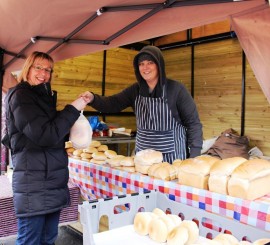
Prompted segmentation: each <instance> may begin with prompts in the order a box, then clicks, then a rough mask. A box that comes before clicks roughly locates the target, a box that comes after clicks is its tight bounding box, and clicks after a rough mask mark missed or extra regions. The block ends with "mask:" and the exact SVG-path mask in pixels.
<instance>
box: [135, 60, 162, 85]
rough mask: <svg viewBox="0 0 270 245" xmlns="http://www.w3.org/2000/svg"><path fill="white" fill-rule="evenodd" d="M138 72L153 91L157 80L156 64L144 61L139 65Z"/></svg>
mask: <svg viewBox="0 0 270 245" xmlns="http://www.w3.org/2000/svg"><path fill="white" fill-rule="evenodd" d="M139 71H140V74H141V76H142V77H143V79H144V80H145V81H146V82H147V84H148V86H149V88H150V89H154V87H155V86H156V85H157V83H158V78H159V74H158V67H157V65H156V63H155V62H153V61H150V60H144V61H142V62H140V63H139Z"/></svg>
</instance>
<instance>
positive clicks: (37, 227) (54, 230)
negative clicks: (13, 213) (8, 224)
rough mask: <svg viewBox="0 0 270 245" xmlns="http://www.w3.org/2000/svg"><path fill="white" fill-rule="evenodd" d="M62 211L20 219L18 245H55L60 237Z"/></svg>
mask: <svg viewBox="0 0 270 245" xmlns="http://www.w3.org/2000/svg"><path fill="white" fill-rule="evenodd" d="M59 217H60V211H57V212H55V213H51V214H45V215H38V216H32V217H24V218H18V237H17V241H16V245H53V244H54V242H55V240H56V238H57V235H58V224H59Z"/></svg>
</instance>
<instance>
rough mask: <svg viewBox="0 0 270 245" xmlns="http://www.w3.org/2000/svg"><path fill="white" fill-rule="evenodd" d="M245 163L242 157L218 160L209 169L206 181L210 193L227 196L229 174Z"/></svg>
mask: <svg viewBox="0 0 270 245" xmlns="http://www.w3.org/2000/svg"><path fill="white" fill-rule="evenodd" d="M245 161H247V159H245V158H243V157H231V158H226V159H222V160H218V161H217V162H215V163H214V165H213V166H212V167H211V169H210V177H209V180H208V185H209V190H210V191H212V192H216V193H220V194H224V195H228V194H229V193H228V188H227V186H228V181H229V179H230V178H231V174H232V172H233V171H234V169H236V168H237V167H238V166H239V165H240V164H242V163H243V162H245Z"/></svg>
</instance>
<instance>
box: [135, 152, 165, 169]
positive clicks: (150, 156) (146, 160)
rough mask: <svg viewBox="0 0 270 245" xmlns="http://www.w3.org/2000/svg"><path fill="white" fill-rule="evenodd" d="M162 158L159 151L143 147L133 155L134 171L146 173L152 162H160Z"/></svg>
mask: <svg viewBox="0 0 270 245" xmlns="http://www.w3.org/2000/svg"><path fill="white" fill-rule="evenodd" d="M162 160H163V156H162V153H161V152H160V151H156V150H152V149H145V150H142V151H139V152H137V153H136V155H135V157H134V163H135V169H136V172H139V173H141V174H148V169H149V168H150V166H151V165H153V164H158V163H161V162H162Z"/></svg>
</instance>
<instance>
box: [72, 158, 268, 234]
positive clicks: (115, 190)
mask: <svg viewBox="0 0 270 245" xmlns="http://www.w3.org/2000/svg"><path fill="white" fill-rule="evenodd" d="M69 171H70V180H71V181H72V182H73V183H74V184H75V185H77V186H78V187H79V188H80V191H81V195H82V197H83V198H84V199H86V200H93V199H97V198H106V197H113V196H116V195H125V194H130V193H134V192H137V193H142V192H144V191H145V190H159V191H160V192H162V193H165V194H168V196H169V198H170V199H171V200H175V201H177V202H181V203H183V204H187V205H190V206H193V207H195V208H200V209H202V210H205V211H208V212H211V213H215V214H219V215H222V216H225V217H228V218H230V219H234V220H237V221H240V222H241V223H244V224H248V225H252V226H255V227H257V228H259V229H263V230H266V231H270V194H269V195H268V196H264V197H262V198H259V199H257V200H254V201H248V200H243V199H240V198H234V197H231V196H226V195H221V194H218V193H214V192H210V191H207V190H202V189H198V188H193V187H190V186H184V185H180V184H178V183H177V182H173V181H163V180H158V179H154V178H150V177H148V176H145V175H142V174H138V173H128V172H125V171H121V170H116V169H112V168H110V167H109V166H104V165H103V166H101V165H96V164H92V163H89V162H84V161H81V160H76V159H72V158H70V159H69Z"/></svg>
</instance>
